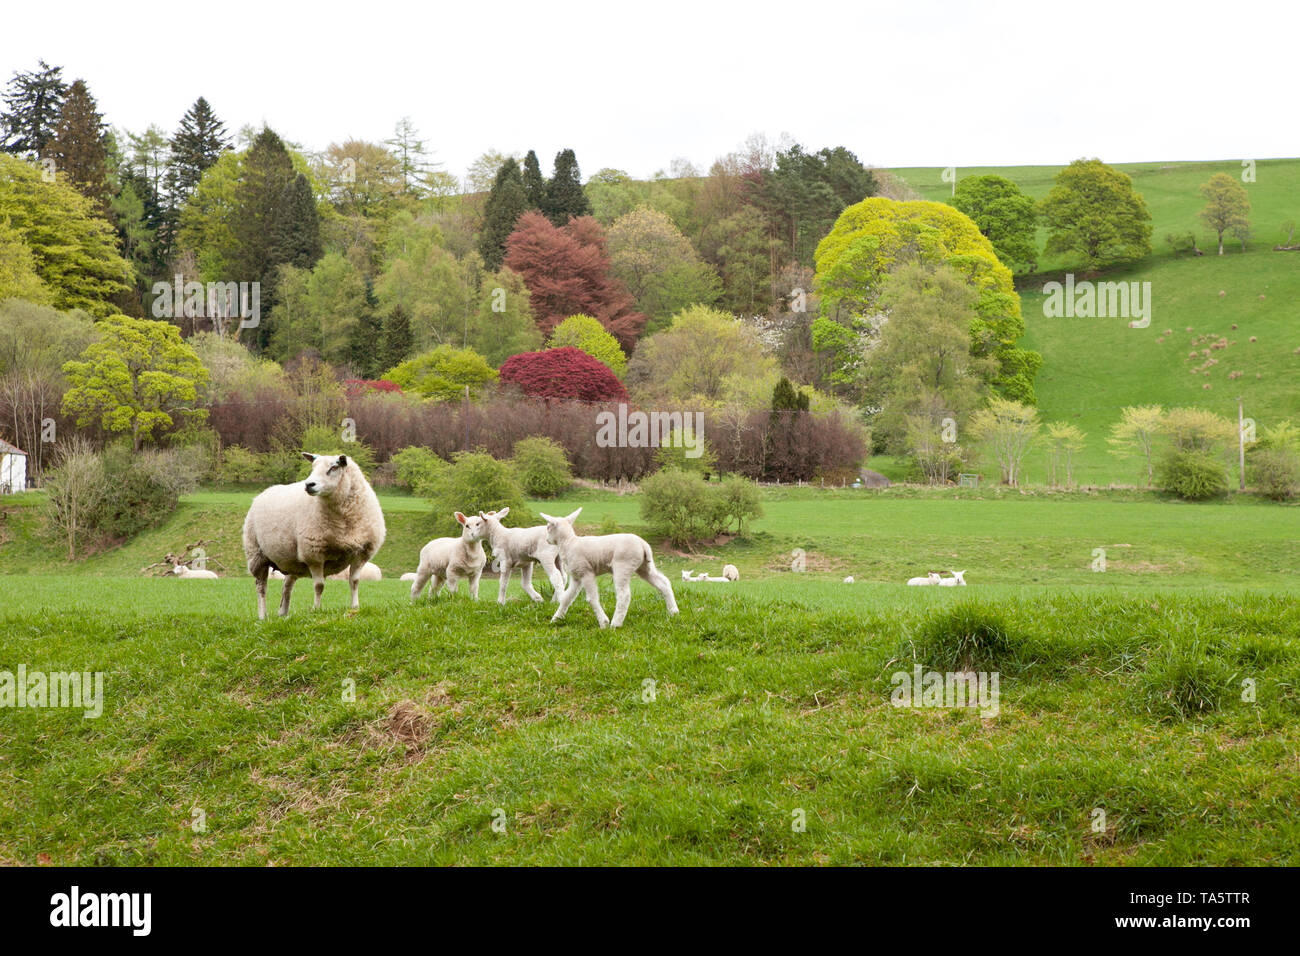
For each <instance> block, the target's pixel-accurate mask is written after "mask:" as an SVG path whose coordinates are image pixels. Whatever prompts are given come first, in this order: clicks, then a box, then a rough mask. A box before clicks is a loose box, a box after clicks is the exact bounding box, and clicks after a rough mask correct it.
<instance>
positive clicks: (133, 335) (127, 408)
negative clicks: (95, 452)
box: [63, 315, 208, 451]
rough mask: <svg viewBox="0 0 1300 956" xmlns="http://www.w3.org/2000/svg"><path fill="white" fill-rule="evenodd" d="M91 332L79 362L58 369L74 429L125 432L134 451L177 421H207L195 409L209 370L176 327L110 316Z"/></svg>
mask: <svg viewBox="0 0 1300 956" xmlns="http://www.w3.org/2000/svg"><path fill="white" fill-rule="evenodd" d="M95 333H96V341H94V342H92V343H91V344H90V345H88V346H87V347H86V350H85V351H84V352H82V353H81V358H80V359H77V360H75V361H72V362H66V363H64V366H63V373H64V375H66V376H67V378H68V383H69V385H70V386H71V387H70V388H69V389H68V391H67V392H65V393H64V396H63V413H64V414H65V415H74V416H76V420H77V424H78V425H80V426H85V425H98V426H99V427H101V428H103V429H104V430H105V431H107V432H113V433H118V434H121V433H129V434H130V435H131V443H132V446H133V447H134V448H135V450H136V451H139V450H140V448H141V447H142V446H143V445H144V443H145V442H146V441H148V440H150V439H151V438H153V437H154V434H155V433H156V432H157V431H159V430H160V429H167V428H170V427H172V425H173V424H175V422H176V418H177V417H185V418H188V419H191V420H194V419H201V418H203V417H205V416H206V414H207V413H206V412H205V411H204V410H203V409H200V408H198V407H196V406H197V403H198V399H199V391H200V389H201V388H205V387H206V386H207V383H208V371H207V369H205V368H204V367H203V363H202V362H200V361H199V357H198V355H196V354H195V352H194V349H192V348H190V347H189V345H187V344H186V343H185V342H184V341H183V340H182V339H181V332H180V329H178V328H177V327H176V326H174V325H172V324H171V323H169V322H153V321H150V320H148V319H133V318H130V317H129V316H125V315H114V316H110V317H109V318H107V319H104V320H102V321H100V322H97V323H95Z"/></svg>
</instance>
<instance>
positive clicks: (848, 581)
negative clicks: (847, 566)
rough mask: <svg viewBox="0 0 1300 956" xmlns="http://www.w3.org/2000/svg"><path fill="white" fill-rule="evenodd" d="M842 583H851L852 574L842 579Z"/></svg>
mask: <svg viewBox="0 0 1300 956" xmlns="http://www.w3.org/2000/svg"><path fill="white" fill-rule="evenodd" d="M844 583H845V584H852V583H853V575H851V574H850V575H849V576H848V577H847V578H845V579H844Z"/></svg>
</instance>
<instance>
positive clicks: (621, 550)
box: [542, 508, 677, 628]
mask: <svg viewBox="0 0 1300 956" xmlns="http://www.w3.org/2000/svg"><path fill="white" fill-rule="evenodd" d="M581 512H582V509H581V508H579V509H578V510H577V511H575V512H573V513H572V514H570V515H567V516H565V517H563V518H557V517H552V516H551V515H548V514H543V515H542V517H543V518H544V519H545V520H546V540H547V541H548V542H549V543H550V544H553V545H555V546H556V547H557V548H559V550H560V561H561V564H562V565H563V567H564V569H565V570H566V571H567V572H568V574H569V586H568V588H566V589H565V591H564V594H563V595H562V596H561V597H560V606H559V607H558V608H557V609H556V611H555V614H554V616H553V617H552V618H551V623H555V622H556V621H559V620H561V619H563V617H564V615H565V614H566V613H568V610H569V605H571V604H572V603H573V599H574V598H576V597H577V596H578V589H579V588H582V589H583V591H585V592H586V595H587V603H588V604H590V605H591V609H592V610H593V611H594V612H595V613H596V620H597V622H599V624H600V626H601V627H602V628H604V627H607V626H609V625H611V624H612V625H613V626H614V627H622V626H623V619H624V618H625V617H627V608H628V605H629V604H630V603H631V602H632V575H633V573H636V574H638V575H640V576H641V578H642V580H644V581H647V582H649V584H651V585H652V586H653V587H654V588H655V590H657V591H658V592H659V593H660V594H661V595H663V599H664V604H665V606H667V608H668V613H669V614H670V615H673V614H676V613H677V600H676V598H674V597H673V586H672V584H671V583H670V582H669V580H668V578H666V577H665V576H664V575H663V573H662V572H661V571H660V570H659V569H658V568H656V567H655V559H654V554H653V553H652V552H651V550H650V545H649V544H647V543H646V541H645V539H644V538H642V537H640V536H638V535H635V534H601V535H585V536H584V535H579V534H578V533H577V532H576V531H574V530H573V522H574V521H575V520H576V519H577V517H578V515H579V514H580V513H581ZM607 573H608V574H612V575H613V577H614V594H615V605H614V619H613V621H610V619H609V618H608V617H606V616H605V611H604V609H603V608H602V607H601V606H600V589H599V587H598V586H597V584H596V578H597V577H598V576H599V575H602V574H607Z"/></svg>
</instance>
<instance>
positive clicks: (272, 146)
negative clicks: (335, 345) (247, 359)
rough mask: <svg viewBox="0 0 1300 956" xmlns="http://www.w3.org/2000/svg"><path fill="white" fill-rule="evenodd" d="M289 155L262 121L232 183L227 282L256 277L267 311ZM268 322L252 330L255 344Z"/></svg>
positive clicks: (263, 339) (262, 340)
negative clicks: (254, 330)
mask: <svg viewBox="0 0 1300 956" xmlns="http://www.w3.org/2000/svg"><path fill="white" fill-rule="evenodd" d="M295 175H296V174H295V172H294V169H293V160H291V159H290V158H289V151H288V150H287V149H285V146H284V142H283V141H282V140H281V139H280V137H279V136H277V135H276V134H275V133H274V132H272V131H271V130H270V129H267V128H266V127H263V128H262V131H261V132H260V133H258V134H257V136H256V137H254V139H253V143H252V145H251V146H249V148H248V152H247V153H246V154H245V156H244V163H243V175H242V176H241V178H240V179H239V182H238V183H236V185H235V190H234V203H233V208H232V210H231V215H230V220H229V221H230V238H231V239H232V243H231V250H232V254H231V256H230V259H229V261H228V262H227V266H228V267H229V268H230V270H231V273H232V274H231V275H229V276H223V277H222V280H223V281H227V282H259V283H261V307H262V311H263V312H264V313H265V312H267V311H268V310H269V309H270V308H271V307H272V305H274V303H275V301H276V298H275V285H276V278H277V277H278V274H279V267H280V265H281V262H282V260H281V259H280V258H279V254H280V253H281V252H282V247H281V246H280V244H279V242H278V241H277V240H278V239H280V238H281V235H282V233H281V229H280V227H279V223H280V221H281V219H282V218H283V215H284V197H285V192H286V189H288V187H290V186H292V184H293V180H294V176H295ZM269 336H270V330H269V328H268V323H266V322H263V323H262V324H261V325H260V326H259V327H258V331H257V342H258V345H259V347H265V345H266V343H267V341H268V340H269Z"/></svg>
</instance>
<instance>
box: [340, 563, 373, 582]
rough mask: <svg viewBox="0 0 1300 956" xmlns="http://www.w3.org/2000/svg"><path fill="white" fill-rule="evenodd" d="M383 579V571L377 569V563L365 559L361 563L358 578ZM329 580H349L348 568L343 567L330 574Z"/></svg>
mask: <svg viewBox="0 0 1300 956" xmlns="http://www.w3.org/2000/svg"><path fill="white" fill-rule="evenodd" d="M383 579H384V572H383V571H381V570H379V565H377V564H372V563H371V562H369V561H367V562H366V563H365V564H364V565H362V567H361V574H360V580H362V581H382V580H383ZM330 580H331V581H347V580H350V578H349V574H348V570H347V569H346V568H345V569H344V570H342V571H340V572H339V573H338V574H331V575H330Z"/></svg>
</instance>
